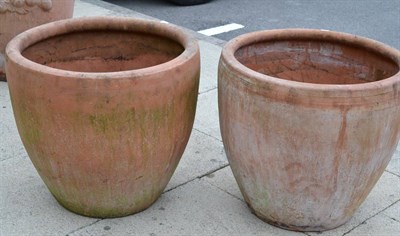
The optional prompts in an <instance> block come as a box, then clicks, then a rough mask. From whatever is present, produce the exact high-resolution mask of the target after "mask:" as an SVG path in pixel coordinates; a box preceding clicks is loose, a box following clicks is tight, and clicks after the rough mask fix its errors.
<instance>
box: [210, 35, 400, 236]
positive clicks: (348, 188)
mask: <svg viewBox="0 0 400 236" xmlns="http://www.w3.org/2000/svg"><path fill="white" fill-rule="evenodd" d="M399 55H400V54H399V52H398V51H397V50H395V49H392V48H389V47H386V46H385V45H382V44H380V43H378V42H375V41H372V40H368V39H364V38H360V37H357V36H353V35H348V34H342V33H336V32H327V31H320V30H305V29H303V30H301V29H298V30H296V29H287V30H272V31H261V32H255V33H251V34H247V35H243V36H240V37H238V38H236V39H234V40H232V41H230V42H229V43H228V44H227V45H226V46H225V48H224V49H223V52H222V56H221V59H220V65H219V80H218V89H219V90H218V92H219V94H218V99H219V111H220V124H221V132H222V138H223V142H224V146H225V150H226V153H227V156H228V159H229V162H230V165H231V168H232V171H233V174H234V176H235V178H236V181H237V183H238V184H239V187H240V190H241V192H242V194H243V196H244V199H245V201H246V202H247V204H248V205H249V207H250V208H251V209H252V210H253V211H254V213H255V214H256V215H257V216H258V217H259V218H261V219H263V220H265V221H266V222H268V223H271V224H274V225H277V226H279V227H282V228H287V229H291V230H298V231H322V230H327V229H332V228H335V227H337V226H340V225H341V224H344V223H345V222H346V221H347V220H349V219H350V217H351V216H352V215H353V213H354V212H355V211H356V209H357V208H358V207H359V206H360V205H361V203H362V202H363V201H364V199H365V198H366V197H367V195H368V193H369V192H370V190H371V189H372V188H373V186H374V185H375V183H376V182H377V181H378V179H379V177H380V176H381V174H382V173H383V171H384V170H385V168H386V166H387V164H388V162H389V161H390V159H391V157H392V155H393V153H394V151H395V149H396V146H397V143H398V141H399V138H400V74H399V64H400V57H399Z"/></svg>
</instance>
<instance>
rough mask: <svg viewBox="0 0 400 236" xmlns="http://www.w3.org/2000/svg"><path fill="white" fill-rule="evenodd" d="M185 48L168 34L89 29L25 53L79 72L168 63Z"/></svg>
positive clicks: (51, 64)
mask: <svg viewBox="0 0 400 236" xmlns="http://www.w3.org/2000/svg"><path fill="white" fill-rule="evenodd" d="M183 51H184V48H183V47H182V45H180V44H179V43H177V42H175V41H173V40H171V39H168V38H166V37H162V36H157V35H151V34H146V33H135V32H123V31H99V30H92V31H85V32H75V33H71V34H64V35H58V36H55V37H52V38H49V39H46V40H43V41H41V42H39V43H36V44H34V45H32V46H30V47H28V48H27V49H25V50H24V51H23V53H22V55H23V56H24V57H26V58H27V59H29V60H31V61H34V62H36V63H39V64H42V65H46V66H49V67H53V68H57V69H62V70H69V71H78V72H116V71H127V70H137V69H142V68H147V67H152V66H155V65H159V64H162V63H165V62H168V61H170V60H172V59H174V58H176V57H177V56H179V55H180V54H181V53H182V52H183Z"/></svg>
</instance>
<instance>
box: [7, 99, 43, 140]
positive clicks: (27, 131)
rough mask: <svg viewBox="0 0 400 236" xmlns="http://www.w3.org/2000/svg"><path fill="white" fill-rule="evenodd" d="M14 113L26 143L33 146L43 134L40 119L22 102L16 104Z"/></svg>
mask: <svg viewBox="0 0 400 236" xmlns="http://www.w3.org/2000/svg"><path fill="white" fill-rule="evenodd" d="M14 113H15V117H16V119H17V124H19V131H20V135H21V136H22V140H24V143H25V145H29V147H31V146H32V145H35V144H37V143H38V142H39V141H40V137H41V136H42V133H41V131H40V130H41V125H40V122H39V119H37V117H36V116H35V114H34V113H33V112H32V111H30V109H29V108H28V107H27V106H26V105H25V104H22V103H20V104H15V105H14Z"/></svg>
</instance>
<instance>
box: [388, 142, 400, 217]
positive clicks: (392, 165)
mask: <svg viewBox="0 0 400 236" xmlns="http://www.w3.org/2000/svg"><path fill="white" fill-rule="evenodd" d="M386 170H387V171H389V172H391V173H393V174H395V175H397V176H399V177H400V143H399V145H397V149H396V151H394V155H393V157H392V160H391V161H390V162H389V165H388V167H387V168H386ZM399 214H400V213H399Z"/></svg>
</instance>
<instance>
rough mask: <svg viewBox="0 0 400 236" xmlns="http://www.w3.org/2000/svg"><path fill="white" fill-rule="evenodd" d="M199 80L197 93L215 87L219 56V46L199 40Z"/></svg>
mask: <svg viewBox="0 0 400 236" xmlns="http://www.w3.org/2000/svg"><path fill="white" fill-rule="evenodd" d="M199 46H200V56H201V80H200V88H199V93H204V92H207V91H210V90H212V89H215V88H217V82H218V80H217V72H218V62H219V57H220V56H221V49H222V48H221V47H220V46H217V45H214V44H211V43H208V42H206V41H203V40H200V41H199Z"/></svg>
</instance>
